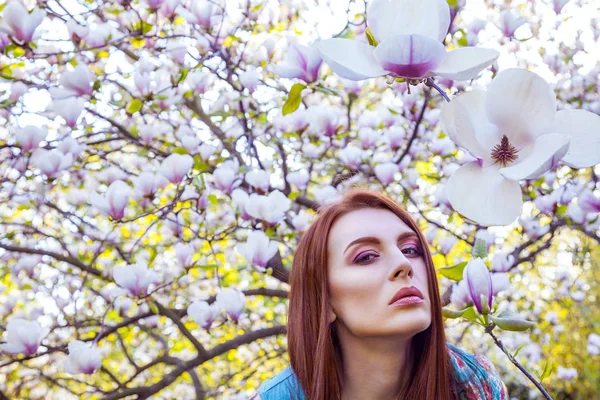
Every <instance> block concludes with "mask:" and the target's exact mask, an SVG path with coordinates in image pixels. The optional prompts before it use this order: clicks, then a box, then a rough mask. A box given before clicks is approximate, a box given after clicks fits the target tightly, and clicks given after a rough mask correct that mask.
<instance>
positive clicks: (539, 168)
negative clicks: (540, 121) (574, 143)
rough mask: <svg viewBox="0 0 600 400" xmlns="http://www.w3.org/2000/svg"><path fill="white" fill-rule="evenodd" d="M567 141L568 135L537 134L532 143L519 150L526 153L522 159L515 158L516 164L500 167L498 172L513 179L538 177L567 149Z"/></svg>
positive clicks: (560, 157)
mask: <svg viewBox="0 0 600 400" xmlns="http://www.w3.org/2000/svg"><path fill="white" fill-rule="evenodd" d="M569 142H570V138H569V136H568V135H561V134H559V133H549V134H547V135H542V136H538V137H537V138H536V139H535V143H534V144H532V145H530V146H529V147H528V148H525V149H524V150H523V151H522V152H520V153H525V154H526V155H525V156H524V157H523V159H522V160H519V159H517V161H518V162H517V163H516V164H514V165H511V166H510V167H506V168H501V169H500V173H501V174H502V176H504V177H505V178H506V179H511V180H513V181H520V180H523V179H536V178H539V177H540V176H542V175H543V174H544V173H545V172H546V171H548V170H550V169H552V168H554V167H555V166H556V165H557V164H558V163H559V162H560V160H561V159H562V158H563V157H564V156H565V154H566V153H567V151H568V150H569Z"/></svg>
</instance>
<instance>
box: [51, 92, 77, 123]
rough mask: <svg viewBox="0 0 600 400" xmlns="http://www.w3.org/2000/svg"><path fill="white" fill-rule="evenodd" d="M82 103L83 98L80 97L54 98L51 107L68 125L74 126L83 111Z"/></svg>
mask: <svg viewBox="0 0 600 400" xmlns="http://www.w3.org/2000/svg"><path fill="white" fill-rule="evenodd" d="M84 103H85V100H83V99H82V98H81V97H67V98H66V99H60V100H54V102H53V107H54V111H55V112H56V114H58V115H60V116H61V117H63V119H64V120H65V122H66V123H67V125H68V126H69V127H71V128H74V127H75V125H77V120H78V119H79V116H80V115H81V113H82V112H83V107H84Z"/></svg>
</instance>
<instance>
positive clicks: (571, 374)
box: [556, 365, 578, 381]
mask: <svg viewBox="0 0 600 400" xmlns="http://www.w3.org/2000/svg"><path fill="white" fill-rule="evenodd" d="M577 376H578V375H577V370H576V369H575V368H565V367H563V366H562V365H559V366H558V368H556V379H560V380H565V381H572V380H574V379H577Z"/></svg>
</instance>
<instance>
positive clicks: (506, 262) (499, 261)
mask: <svg viewBox="0 0 600 400" xmlns="http://www.w3.org/2000/svg"><path fill="white" fill-rule="evenodd" d="M514 262H515V256H513V255H512V254H506V253H496V254H494V257H492V270H493V271H496V272H506V271H508V270H510V268H512V266H513V264H514Z"/></svg>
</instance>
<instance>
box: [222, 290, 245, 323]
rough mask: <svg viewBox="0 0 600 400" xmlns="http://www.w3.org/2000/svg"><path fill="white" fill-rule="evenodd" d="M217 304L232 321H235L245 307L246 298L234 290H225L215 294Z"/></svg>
mask: <svg viewBox="0 0 600 400" xmlns="http://www.w3.org/2000/svg"><path fill="white" fill-rule="evenodd" d="M217 302H218V303H219V305H220V306H221V307H223V309H224V310H225V312H226V313H227V314H228V315H229V317H231V319H232V320H234V321H237V320H238V319H239V318H240V315H241V314H242V310H243V309H244V306H245V305H246V296H244V293H242V292H239V291H237V290H235V289H232V288H227V289H223V290H221V291H220V292H219V293H217Z"/></svg>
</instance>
